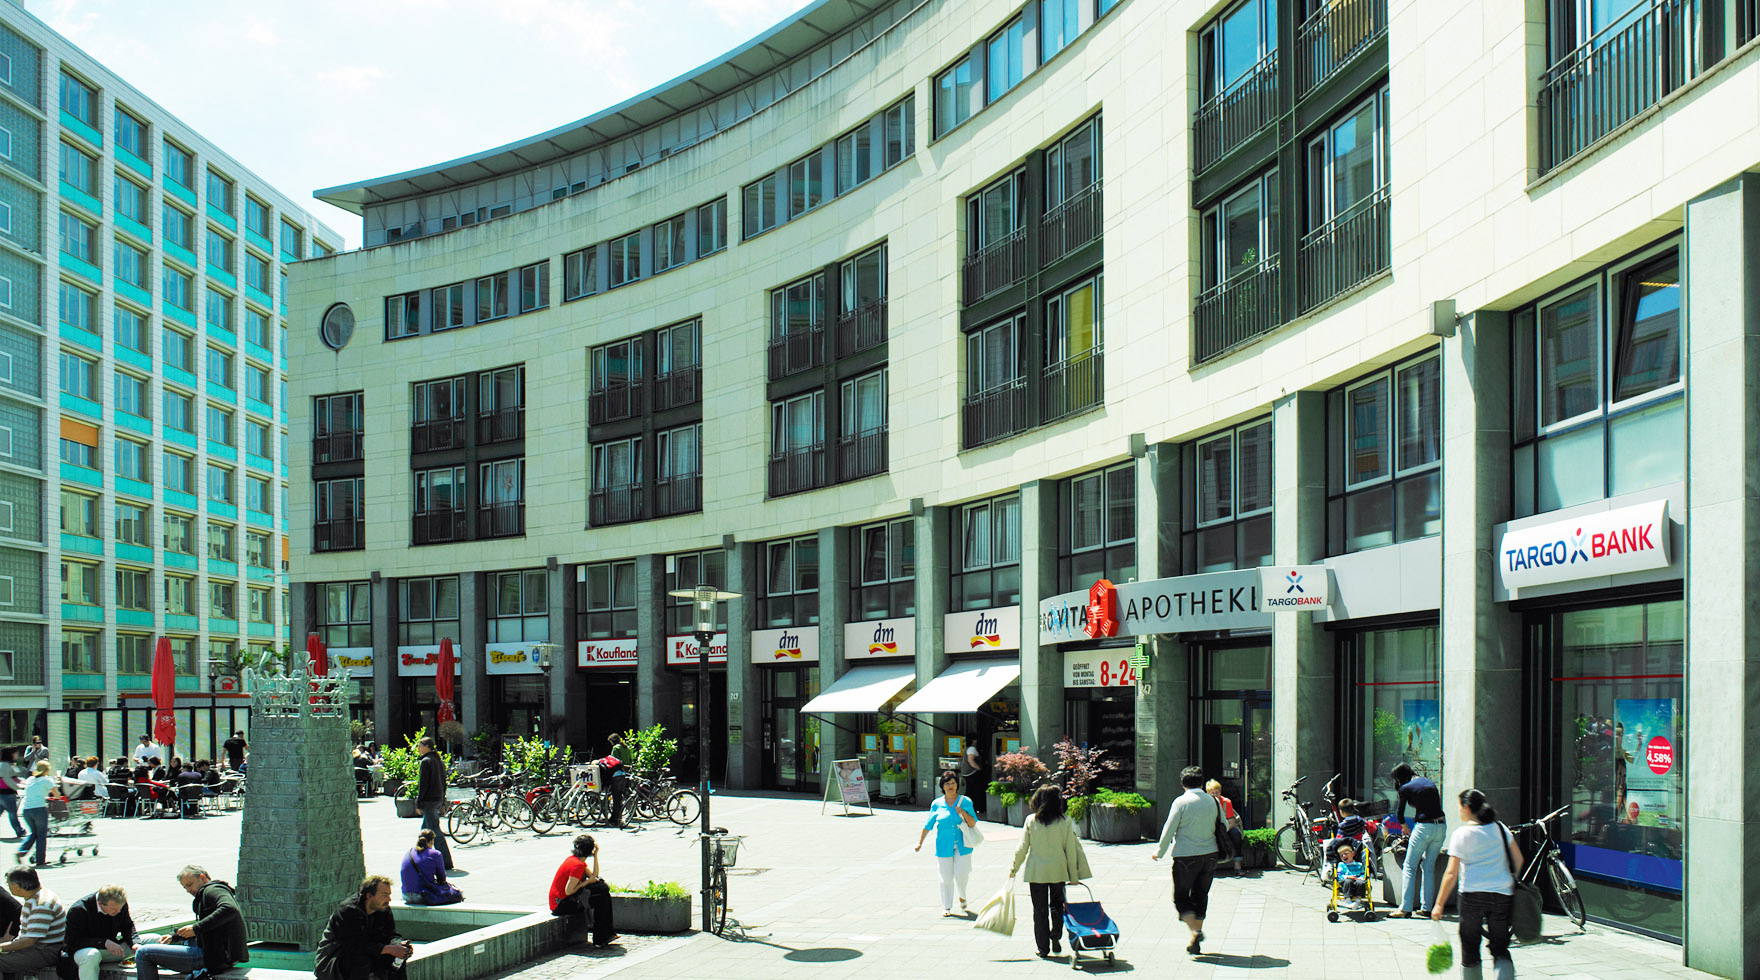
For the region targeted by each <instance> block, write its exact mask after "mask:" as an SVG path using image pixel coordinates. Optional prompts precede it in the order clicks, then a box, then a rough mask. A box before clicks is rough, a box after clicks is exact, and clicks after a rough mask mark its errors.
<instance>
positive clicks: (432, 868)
mask: <svg viewBox="0 0 1760 980" xmlns="http://www.w3.org/2000/svg"><path fill="white" fill-rule="evenodd" d="M401 877H402V878H403V901H404V903H405V904H406V905H451V904H453V903H454V902H462V901H464V892H461V891H459V890H458V888H457V887H455V886H454V885H453V884H452V883H451V882H449V881H447V880H446V858H445V857H444V856H442V855H441V853H440V852H439V851H438V850H436V849H435V848H434V832H433V831H432V830H426V829H424V830H423V831H422V832H421V833H419V834H417V835H416V846H414V847H412V848H410V849H409V853H408V854H405V855H404V856H403V869H402V874H401Z"/></svg>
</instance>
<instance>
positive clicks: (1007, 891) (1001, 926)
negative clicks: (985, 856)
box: [972, 878, 1014, 936]
mask: <svg viewBox="0 0 1760 980" xmlns="http://www.w3.org/2000/svg"><path fill="white" fill-rule="evenodd" d="M972 928H974V929H985V930H988V931H990V932H994V933H997V934H999V935H1003V936H1012V935H1014V879H1013V878H1010V879H1008V883H1007V884H1005V885H1003V886H1002V890H1001V891H999V892H997V893H996V894H995V895H992V896H990V899H989V901H987V902H985V903H984V905H983V907H981V908H979V909H978V920H977V921H976V922H973V923H972Z"/></svg>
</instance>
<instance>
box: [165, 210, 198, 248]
mask: <svg viewBox="0 0 1760 980" xmlns="http://www.w3.org/2000/svg"><path fill="white" fill-rule="evenodd" d="M160 214H161V215H162V216H163V217H164V219H165V220H164V222H163V224H164V225H165V231H164V234H165V240H166V241H168V242H170V243H171V244H173V245H181V246H183V247H184V248H186V249H188V248H195V231H194V230H193V228H194V219H193V218H192V217H191V216H190V214H189V212H187V211H185V210H183V209H182V208H180V207H177V206H176V205H173V204H171V203H170V202H169V201H168V202H166V203H165V206H164V207H163V208H162V209H161V210H160Z"/></svg>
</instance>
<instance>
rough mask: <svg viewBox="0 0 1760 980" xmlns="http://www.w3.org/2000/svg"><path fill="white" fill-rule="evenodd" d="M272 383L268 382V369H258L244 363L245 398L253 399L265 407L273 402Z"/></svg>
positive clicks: (253, 365) (256, 366) (248, 363)
mask: <svg viewBox="0 0 1760 980" xmlns="http://www.w3.org/2000/svg"><path fill="white" fill-rule="evenodd" d="M272 384H273V383H272V382H271V381H270V380H269V369H268V368H266V367H259V366H258V365H255V364H252V363H251V362H249V361H246V362H245V364H244V393H245V397H247V398H254V399H256V400H257V401H260V402H262V403H264V404H265V405H266V404H268V403H269V402H271V401H273V400H274V395H275V393H274V391H273V390H272Z"/></svg>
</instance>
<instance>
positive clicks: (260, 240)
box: [244, 228, 275, 255]
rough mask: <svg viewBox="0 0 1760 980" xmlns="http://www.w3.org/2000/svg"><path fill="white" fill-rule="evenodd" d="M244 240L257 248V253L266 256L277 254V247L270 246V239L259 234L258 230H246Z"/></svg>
mask: <svg viewBox="0 0 1760 980" xmlns="http://www.w3.org/2000/svg"><path fill="white" fill-rule="evenodd" d="M244 240H245V241H247V242H250V243H251V244H252V245H255V246H256V247H257V251H259V252H262V253H263V254H264V255H274V254H275V246H274V245H272V244H270V242H269V239H268V238H266V237H264V236H262V235H259V234H257V230H256V229H255V228H250V229H246V230H245V233H244Z"/></svg>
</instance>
